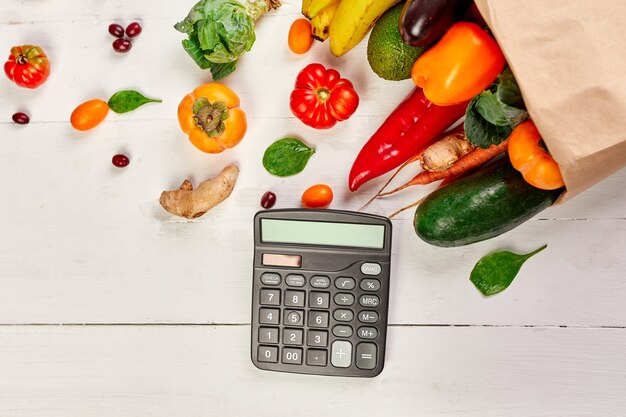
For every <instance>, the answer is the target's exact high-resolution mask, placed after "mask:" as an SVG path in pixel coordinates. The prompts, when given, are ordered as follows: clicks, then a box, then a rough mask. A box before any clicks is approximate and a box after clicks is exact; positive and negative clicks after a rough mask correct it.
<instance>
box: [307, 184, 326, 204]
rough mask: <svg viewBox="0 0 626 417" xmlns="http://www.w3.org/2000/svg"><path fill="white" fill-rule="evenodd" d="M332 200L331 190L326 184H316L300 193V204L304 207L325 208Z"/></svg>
mask: <svg viewBox="0 0 626 417" xmlns="http://www.w3.org/2000/svg"><path fill="white" fill-rule="evenodd" d="M332 201H333V190H332V188H330V187H329V186H328V185H326V184H316V185H313V186H311V187H309V188H307V189H306V190H305V191H304V193H302V206H303V207H306V208H326V207H328V205H329V204H330V203H331V202H332Z"/></svg>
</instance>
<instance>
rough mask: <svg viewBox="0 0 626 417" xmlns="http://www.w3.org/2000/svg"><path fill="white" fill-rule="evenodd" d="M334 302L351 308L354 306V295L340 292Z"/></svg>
mask: <svg viewBox="0 0 626 417" xmlns="http://www.w3.org/2000/svg"><path fill="white" fill-rule="evenodd" d="M334 300H335V304H337V305H338V306H351V305H352V304H354V295H352V294H350V293H343V292H340V293H338V294H335V298H334Z"/></svg>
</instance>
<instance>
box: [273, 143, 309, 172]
mask: <svg viewBox="0 0 626 417" xmlns="http://www.w3.org/2000/svg"><path fill="white" fill-rule="evenodd" d="M314 153H315V149H313V148H311V147H309V146H307V145H305V144H304V143H303V142H302V141H301V140H299V139H296V138H284V139H280V140H277V141H276V142H274V143H272V144H271V145H270V146H269V147H268V148H267V149H266V150H265V153H264V154H263V166H264V167H265V169H266V170H267V172H269V173H270V174H272V175H276V176H278V177H288V176H290V175H295V174H297V173H299V172H301V171H302V170H303V169H304V167H306V164H307V163H308V162H309V158H311V156H312V155H313V154H314Z"/></svg>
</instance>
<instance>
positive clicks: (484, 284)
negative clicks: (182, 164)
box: [470, 245, 548, 296]
mask: <svg viewBox="0 0 626 417" xmlns="http://www.w3.org/2000/svg"><path fill="white" fill-rule="evenodd" d="M547 247H548V245H543V246H542V247H540V248H539V249H537V250H534V251H532V252H530V253H527V254H526V255H519V254H517V253H513V252H509V251H500V252H494V253H491V254H489V255H487V256H484V257H483V258H482V259H480V260H479V261H478V262H477V263H476V266H474V269H472V273H471V274H470V281H472V283H473V284H474V286H476V288H477V289H478V291H480V292H481V293H482V294H483V295H485V296H490V295H494V294H497V293H499V292H501V291H504V290H505V289H507V287H508V286H509V285H511V282H513V279H514V278H515V276H516V275H517V273H518V272H519V270H520V268H521V267H522V265H523V264H524V262H526V260H527V259H528V258H530V257H531V256H533V255H535V254H537V253H539V252H541V251H542V250H544V249H545V248H547Z"/></svg>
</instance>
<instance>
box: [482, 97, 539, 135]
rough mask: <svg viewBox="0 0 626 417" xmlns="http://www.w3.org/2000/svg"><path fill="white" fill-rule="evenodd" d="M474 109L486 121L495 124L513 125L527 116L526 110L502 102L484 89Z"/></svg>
mask: <svg viewBox="0 0 626 417" xmlns="http://www.w3.org/2000/svg"><path fill="white" fill-rule="evenodd" d="M476 111H477V112H478V113H480V115H481V116H482V117H483V119H485V120H486V121H487V122H488V123H490V124H492V125H496V126H511V127H515V126H517V125H518V124H520V123H522V122H523V121H524V120H526V119H527V118H528V112H527V111H526V110H522V109H518V108H515V107H512V106H509V105H508V104H505V103H503V102H502V101H500V100H499V99H498V96H497V95H496V94H494V93H492V92H491V91H489V90H487V91H484V92H483V93H482V94H481V95H480V96H479V97H478V100H477V102H476Z"/></svg>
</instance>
